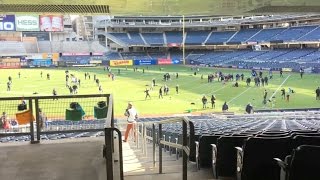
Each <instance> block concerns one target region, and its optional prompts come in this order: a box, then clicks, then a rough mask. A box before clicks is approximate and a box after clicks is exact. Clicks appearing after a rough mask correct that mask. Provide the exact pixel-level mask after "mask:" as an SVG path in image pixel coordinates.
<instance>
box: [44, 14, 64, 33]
mask: <svg viewBox="0 0 320 180" xmlns="http://www.w3.org/2000/svg"><path fill="white" fill-rule="evenodd" d="M40 31H54V32H56V31H63V16H59V15H50V16H40Z"/></svg>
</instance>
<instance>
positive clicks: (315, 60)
mask: <svg viewBox="0 0 320 180" xmlns="http://www.w3.org/2000/svg"><path fill="white" fill-rule="evenodd" d="M121 55H122V57H121V56H120V55H119V54H118V53H109V54H107V55H106V59H107V60H111V59H137V60H139V59H145V60H151V59H158V58H171V59H178V60H182V58H183V57H182V52H181V51H170V52H168V54H166V53H164V52H149V53H148V52H132V53H121ZM185 57H186V60H189V61H196V62H199V63H202V64H207V65H212V66H215V65H218V66H225V67H228V66H236V67H239V68H253V67H254V68H276V69H278V68H292V69H293V70H299V69H300V67H303V68H309V67H314V66H320V62H319V60H320V51H319V49H316V48H306V49H274V50H265V51H251V50H238V51H212V50H194V51H190V50H187V51H186V52H185Z"/></svg>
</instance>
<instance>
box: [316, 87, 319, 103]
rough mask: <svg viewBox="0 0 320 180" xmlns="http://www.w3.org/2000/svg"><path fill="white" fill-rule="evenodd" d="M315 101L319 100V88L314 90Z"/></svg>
mask: <svg viewBox="0 0 320 180" xmlns="http://www.w3.org/2000/svg"><path fill="white" fill-rule="evenodd" d="M316 100H320V87H318V89H316Z"/></svg>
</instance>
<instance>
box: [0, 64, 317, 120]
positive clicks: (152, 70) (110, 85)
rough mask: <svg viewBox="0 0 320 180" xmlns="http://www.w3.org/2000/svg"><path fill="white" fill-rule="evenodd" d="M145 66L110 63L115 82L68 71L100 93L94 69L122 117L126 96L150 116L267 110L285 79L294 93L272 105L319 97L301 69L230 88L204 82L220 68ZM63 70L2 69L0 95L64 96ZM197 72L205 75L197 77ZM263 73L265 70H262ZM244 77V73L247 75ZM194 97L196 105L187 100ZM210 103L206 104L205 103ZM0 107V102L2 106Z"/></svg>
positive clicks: (303, 103)
mask: <svg viewBox="0 0 320 180" xmlns="http://www.w3.org/2000/svg"><path fill="white" fill-rule="evenodd" d="M161 67H162V68H163V70H162V71H160V70H159V68H160V66H149V69H148V70H146V71H145V73H144V74H143V73H142V68H145V69H146V67H142V66H140V67H139V70H138V72H133V70H132V68H131V67H130V68H128V70H125V68H123V67H120V70H121V74H120V75H117V70H118V68H112V72H113V73H115V74H116V78H115V81H112V80H111V79H110V78H108V76H107V73H106V72H105V71H103V68H82V69H80V70H79V69H78V68H76V69H69V71H70V73H72V74H75V75H76V76H77V77H78V78H80V79H81V87H80V89H79V94H99V91H98V87H97V86H96V84H95V83H94V81H93V74H96V75H97V78H99V79H100V81H101V84H102V87H103V90H104V93H112V94H113V95H114V100H115V115H116V116H122V115H123V112H124V109H125V108H126V104H127V102H128V101H132V102H133V103H134V105H135V106H136V108H137V109H138V111H139V114H140V115H141V116H150V115H154V116H156V115H169V114H180V113H185V112H186V110H189V109H192V112H195V113H202V112H203V113H204V112H212V111H221V106H222V104H223V103H224V102H225V101H227V102H229V107H230V111H234V112H238V113H243V112H244V107H245V105H246V104H247V103H248V102H251V103H252V104H253V106H254V108H255V109H265V108H266V109H269V108H271V104H268V106H267V107H265V106H264V105H263V104H262V100H263V91H264V90H265V89H266V90H267V91H268V98H269V97H270V96H271V95H272V94H273V93H274V92H276V90H277V89H278V88H279V86H280V85H281V84H282V83H283V82H284V81H285V79H286V78H287V77H288V76H290V77H289V78H287V81H285V82H284V83H283V86H282V87H284V88H285V89H286V91H287V90H288V88H289V87H291V88H293V89H294V90H295V91H296V93H294V94H292V95H291V99H290V102H285V101H284V100H282V99H281V97H280V89H279V91H277V92H276V94H275V98H274V100H275V106H274V107H273V108H274V109H279V108H308V107H320V101H316V100H315V89H316V87H318V86H320V78H319V75H315V74H305V76H304V78H303V79H300V76H299V74H296V73H284V77H283V78H280V77H279V73H277V72H274V79H273V80H271V81H270V82H269V86H266V87H255V86H253V83H251V87H247V86H246V85H245V82H240V87H238V88H235V87H232V84H233V83H234V82H228V83H227V84H226V85H223V84H222V83H221V82H216V81H214V82H213V83H207V74H209V73H212V72H216V71H219V69H212V68H201V69H200V72H199V73H198V74H197V75H196V76H194V75H192V74H193V71H191V69H190V67H185V66H161ZM41 71H43V74H44V75H43V78H41V77H40V72H41ZM64 71H65V69H19V70H11V69H10V70H3V69H2V70H1V73H0V87H1V88H0V96H1V97H8V96H11V97H19V96H32V95H33V92H38V93H39V94H38V95H39V96H44V95H52V94H51V93H52V89H53V88H56V90H57V92H58V95H68V94H69V91H68V89H67V88H66V87H65V73H64ZM221 71H222V72H224V73H233V74H234V75H235V74H236V73H244V74H245V77H248V76H249V74H250V71H245V70H235V69H222V70H221ZM18 72H21V78H20V79H19V78H18ZM84 72H89V73H90V74H91V80H85V78H84ZM166 72H168V73H170V74H171V79H172V80H170V81H167V82H164V81H163V80H162V79H163V74H164V73H166ZM176 72H178V73H179V78H178V79H176V78H175V75H174V74H175V73H176ZM46 73H50V75H51V80H46V78H45V74H46ZM201 74H203V75H204V79H203V80H201V78H200V77H201ZM9 75H10V76H12V77H13V85H12V90H11V91H10V92H7V91H6V87H7V86H6V83H7V81H8V76H9ZM264 75H267V72H264ZM153 78H155V79H156V84H157V86H156V87H155V88H154V90H153V91H151V92H150V94H151V97H152V98H151V100H149V99H148V100H145V93H144V91H145V89H146V88H149V86H150V85H151V81H152V79H153ZM245 79H246V78H245ZM164 84H167V85H168V86H169V88H170V93H169V95H167V96H164V98H163V99H159V98H158V91H159V87H160V86H163V85H164ZM177 84H178V85H179V87H180V90H179V94H176V92H175V86H176V85H177ZM204 94H205V95H207V96H208V100H209V102H210V97H209V96H211V95H212V94H214V95H216V97H217V102H216V108H215V109H211V108H208V109H202V103H201V98H202V96H203V95H204ZM192 102H194V103H195V105H191V103H192ZM208 105H209V104H208ZM0 108H1V107H0Z"/></svg>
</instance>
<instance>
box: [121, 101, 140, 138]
mask: <svg viewBox="0 0 320 180" xmlns="http://www.w3.org/2000/svg"><path fill="white" fill-rule="evenodd" d="M124 115H125V116H127V121H128V124H127V130H126V132H125V135H124V140H123V142H127V140H128V136H129V133H130V131H131V129H132V128H133V129H134V125H135V123H136V119H138V112H137V110H136V109H135V108H134V107H133V105H132V103H131V102H129V103H128V107H127V109H126V111H125V113H124ZM133 131H134V130H133ZM133 135H134V139H135V138H136V133H135V132H134V133H133Z"/></svg>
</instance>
